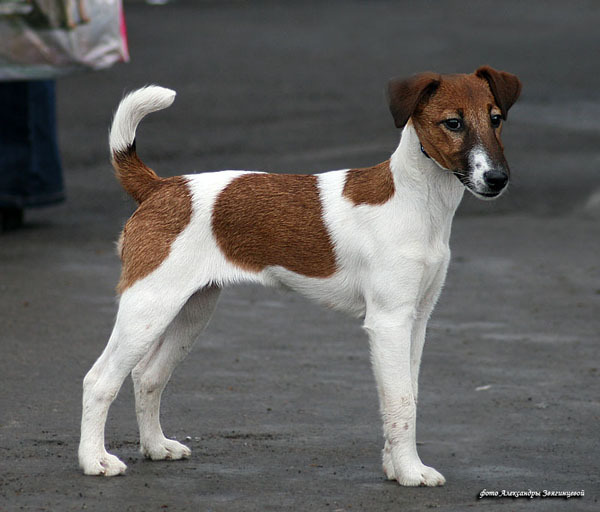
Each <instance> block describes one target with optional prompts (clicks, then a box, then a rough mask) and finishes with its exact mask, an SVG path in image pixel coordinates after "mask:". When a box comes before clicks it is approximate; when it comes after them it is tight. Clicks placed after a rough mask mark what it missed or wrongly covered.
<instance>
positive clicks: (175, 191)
mask: <svg viewBox="0 0 600 512" xmlns="http://www.w3.org/2000/svg"><path fill="white" fill-rule="evenodd" d="M159 180H160V181H159V182H158V183H157V184H156V185H155V186H156V190H155V191H154V192H153V193H152V194H151V195H150V196H149V197H147V198H146V199H145V200H144V202H143V203H142V204H141V205H140V206H139V208H138V209H137V210H136V211H135V213H134V214H133V215H132V216H131V218H130V219H129V220H128V221H127V224H125V228H124V229H123V233H122V235H121V239H120V241H119V248H120V256H121V261H122V264H123V267H122V270H121V279H120V280H119V284H118V286H117V292H118V293H123V292H124V291H125V290H126V289H127V288H129V287H130V286H131V285H132V284H134V283H135V282H136V281H138V280H140V279H142V278H144V277H146V276H147V275H148V274H150V273H151V272H152V271H153V270H156V269H157V268H158V267H159V266H160V264H161V263H162V262H163V261H164V260H165V259H166V258H167V256H168V255H169V253H170V252H171V244H172V243H173V242H174V241H175V239H176V238H177V236H179V234H180V233H181V232H182V231H183V230H184V229H185V227H186V226H187V225H188V224H189V222H190V219H191V216H192V201H191V194H190V190H189V188H188V185H187V180H186V179H185V178H183V177H181V176H177V177H174V178H165V179H159Z"/></svg>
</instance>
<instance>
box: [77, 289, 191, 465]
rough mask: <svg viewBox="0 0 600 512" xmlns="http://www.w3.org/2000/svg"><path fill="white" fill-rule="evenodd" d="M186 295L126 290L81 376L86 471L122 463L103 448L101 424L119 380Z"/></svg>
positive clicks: (82, 445) (81, 457)
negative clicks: (95, 354)
mask: <svg viewBox="0 0 600 512" xmlns="http://www.w3.org/2000/svg"><path fill="white" fill-rule="evenodd" d="M186 299H187V296H183V297H182V296H180V295H177V294H173V295H171V296H170V297H169V296H168V294H166V293H164V290H162V289H159V288H158V287H157V288H156V289H154V288H148V289H145V290H143V291H140V290H138V291H137V292H133V291H132V290H131V289H129V290H127V291H125V292H124V293H123V295H122V296H121V301H120V304H119V312H118V314H117V319H116V322H115V326H114V328H113V331H112V334H111V336H110V339H109V341H108V344H107V345H106V348H105V349H104V352H103V353H102V355H101V356H100V357H99V358H98V360H97V361H96V363H95V364H94V366H93V367H92V369H91V370H90V371H89V372H88V373H87V375H86V376H85V379H84V381H83V412H82V418H81V440H80V443H79V464H80V466H81V468H82V469H83V471H84V473H85V474H87V475H105V476H112V475H118V474H120V473H123V472H124V471H125V469H126V466H125V464H123V462H121V461H120V460H119V459H118V458H117V457H115V456H114V455H111V454H109V453H107V451H106V449H105V447H104V426H105V423H106V417H107V415H108V409H109V407H110V405H111V403H112V402H113V400H114V399H115V397H116V396H117V393H118V392H119V389H120V388H121V385H122V384H123V381H124V380H125V378H126V377H127V375H129V373H130V372H131V370H132V369H133V368H134V367H135V366H136V365H137V364H138V363H139V362H140V360H141V359H142V358H143V357H144V356H145V355H146V354H147V353H148V351H149V350H150V349H151V347H152V344H153V343H155V342H156V340H158V339H159V338H160V337H161V336H162V334H163V333H164V332H165V330H166V329H167V326H168V325H169V324H170V323H171V321H172V320H173V319H174V318H175V316H176V315H177V313H178V312H179V310H180V309H181V308H182V307H183V305H184V304H185V302H186Z"/></svg>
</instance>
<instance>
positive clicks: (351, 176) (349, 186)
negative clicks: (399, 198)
mask: <svg viewBox="0 0 600 512" xmlns="http://www.w3.org/2000/svg"><path fill="white" fill-rule="evenodd" d="M394 190H395V187H394V177H393V176H392V171H391V170H390V161H389V160H387V161H385V162H382V163H380V164H378V165H376V166H374V167H368V168H365V169H350V170H349V171H348V172H347V173H346V182H345V183H344V190H343V191H342V195H343V196H344V197H345V198H346V199H348V200H350V201H352V203H354V205H359V204H369V205H377V204H383V203H385V202H387V201H388V200H389V199H390V198H391V197H392V196H393V195H394Z"/></svg>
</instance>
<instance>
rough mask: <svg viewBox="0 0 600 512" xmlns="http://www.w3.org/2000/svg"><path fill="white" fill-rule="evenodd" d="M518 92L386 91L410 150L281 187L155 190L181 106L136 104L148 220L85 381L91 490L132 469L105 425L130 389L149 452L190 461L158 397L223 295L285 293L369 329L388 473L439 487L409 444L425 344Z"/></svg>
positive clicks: (141, 223)
mask: <svg viewBox="0 0 600 512" xmlns="http://www.w3.org/2000/svg"><path fill="white" fill-rule="evenodd" d="M520 92H521V82H520V81H519V79H518V78H517V77H516V76H515V75H513V74H511V73H507V72H504V71H497V70H495V69H493V68H491V67H488V66H483V67H480V68H478V69H477V70H476V71H475V72H474V73H473V74H468V75H467V74H456V75H440V74H436V73H431V72H427V73H421V74H417V75H414V76H412V77H410V78H408V79H393V80H391V81H390V82H389V86H388V98H389V107H390V111H391V113H392V116H393V118H394V122H395V124H396V127H398V128H402V135H401V139H400V143H399V145H398V148H397V149H396V150H395V152H394V153H393V154H392V155H391V157H390V159H389V160H387V161H385V162H383V163H381V164H379V165H376V166H374V167H370V168H364V169H347V170H338V171H330V172H325V173H321V174H308V175H285V174H269V173H261V172H253V171H221V172H210V173H201V174H193V175H185V176H177V177H172V178H160V177H158V176H157V175H156V174H155V173H154V171H152V170H151V169H150V168H148V167H147V166H146V165H145V164H144V163H143V162H142V161H141V160H140V158H139V157H138V155H137V153H136V144H135V132H136V128H137V126H138V124H139V122H140V121H141V119H142V118H143V117H144V116H146V115H147V114H148V113H150V112H153V111H156V110H160V109H164V108H166V107H168V106H170V105H171V103H172V102H173V100H174V97H175V92H174V91H171V90H168V89H164V88H161V87H158V86H149V87H146V88H143V89H139V90H137V91H135V92H133V93H131V94H130V95H128V96H126V97H125V98H124V99H123V100H122V101H121V103H120V105H119V107H118V109H117V111H116V113H115V116H114V120H113V124H112V128H111V131H110V150H111V155H112V163H113V167H114V169H115V171H116V176H117V178H118V180H119V181H120V183H121V184H122V186H123V187H124V189H125V190H126V191H127V192H128V193H129V194H130V195H131V196H132V197H133V198H134V199H135V200H136V201H137V203H138V204H139V206H138V208H137V210H136V211H135V213H134V214H133V215H132V217H131V218H130V219H129V220H128V222H127V223H126V225H125V228H124V230H123V232H122V234H121V238H120V240H119V243H118V251H119V254H120V258H121V261H122V272H121V277H120V281H119V284H118V287H117V290H118V293H119V295H120V300H119V309H118V314H117V318H116V321H115V326H114V329H113V331H112V334H111V336H110V339H109V341H108V344H107V346H106V348H105V350H104V351H103V353H102V354H101V356H100V357H99V359H98V360H97V361H96V363H95V364H94V365H93V367H92V368H91V370H90V371H89V372H88V374H87V375H86V376H85V378H84V382H83V413H82V424H81V442H80V446H79V463H80V465H81V467H82V469H83V471H84V473H85V474H88V475H105V476H111V475H118V474H121V473H123V472H124V471H125V469H126V466H125V464H124V463H123V462H121V461H120V460H119V459H118V458H117V457H116V456H114V455H112V454H109V453H107V451H106V449H105V447H104V425H105V422H106V417H107V413H108V409H109V406H110V404H111V403H112V401H113V400H114V398H115V397H116V395H117V393H118V391H119V389H120V387H121V385H122V383H123V381H124V379H125V378H126V377H127V375H128V374H129V373H131V375H132V378H133V382H134V390H135V401H136V414H137V420H138V424H139V429H140V446H141V452H142V453H143V454H144V455H145V456H147V457H149V458H150V459H153V460H161V459H172V460H174V459H181V458H186V457H189V456H190V450H189V448H188V447H186V446H184V445H183V444H181V443H179V442H177V441H175V440H171V439H167V438H166V437H165V436H164V434H163V431H162V429H161V425H160V420H159V407H160V398H161V393H162V391H163V389H164V387H165V386H166V384H167V381H168V380H169V378H170V376H171V373H172V372H173V370H174V368H175V366H176V365H177V364H178V363H179V362H180V361H181V360H182V359H183V358H184V357H185V356H186V355H187V353H188V352H189V351H190V349H191V347H192V345H193V343H194V341H195V340H196V338H197V337H198V336H199V335H200V333H201V332H202V330H203V329H204V327H205V326H206V324H207V322H208V321H209V319H210V317H211V315H212V312H213V310H214V307H215V304H216V302H217V297H218V295H219V291H220V289H221V288H223V287H224V286H226V285H229V284H234V283H239V282H253V283H262V284H264V285H282V286H284V287H287V288H291V289H294V290H296V291H298V292H300V293H302V294H304V295H306V296H308V297H310V298H312V299H315V300H317V301H318V302H321V303H324V304H326V305H328V306H330V307H333V308H336V309H339V310H343V311H346V312H348V313H350V314H352V315H354V316H358V317H362V318H363V319H364V328H365V330H366V331H367V333H368V336H369V341H370V352H371V359H372V365H373V370H374V374H375V380H376V383H377V389H378V396H379V402H380V409H381V415H382V418H383V433H384V439H385V445H384V448H383V452H382V458H383V471H384V473H385V475H386V477H387V478H388V479H390V480H396V481H397V482H398V483H400V484H402V485H407V486H418V485H424V486H437V485H443V484H444V483H445V479H444V477H443V476H442V475H441V474H440V473H439V472H438V471H436V470H435V469H433V468H431V467H428V466H426V465H424V464H423V463H422V462H421V459H420V458H419V455H418V453H417V447H416V440H415V423H416V405H417V398H418V392H419V390H418V376H419V365H420V361H421V354H422V350H423V343H424V340H425V329H426V325H427V321H428V319H429V316H430V314H431V312H432V310H433V308H434V305H435V303H436V301H437V299H438V297H439V295H440V291H441V288H442V285H443V283H444V280H445V277H446V271H447V268H448V263H449V260H450V249H449V245H448V242H449V237H450V228H451V223H452V218H453V216H454V213H455V211H456V208H457V207H458V205H459V203H460V201H461V198H462V197H463V193H464V190H465V189H467V190H468V191H469V192H471V193H473V194H474V195H475V196H477V197H478V198H481V199H492V198H496V197H498V196H500V194H502V192H503V191H504V190H506V187H507V185H508V180H509V167H508V164H507V162H506V159H505V157H504V150H503V146H502V142H501V139H500V132H501V129H502V124H503V121H504V120H505V119H506V116H507V112H508V110H509V108H510V107H511V106H512V105H513V104H514V103H515V101H516V100H517V98H518V97H519V94H520Z"/></svg>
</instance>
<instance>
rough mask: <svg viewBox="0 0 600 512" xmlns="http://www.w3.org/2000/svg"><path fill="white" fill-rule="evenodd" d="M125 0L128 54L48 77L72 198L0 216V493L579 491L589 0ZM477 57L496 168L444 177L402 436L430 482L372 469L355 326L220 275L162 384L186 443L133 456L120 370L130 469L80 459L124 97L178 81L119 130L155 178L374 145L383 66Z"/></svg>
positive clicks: (333, 495)
mask: <svg viewBox="0 0 600 512" xmlns="http://www.w3.org/2000/svg"><path fill="white" fill-rule="evenodd" d="M126 16H127V21H128V27H129V36H130V45H131V54H132V61H131V63H130V64H127V65H118V66H115V67H113V68H112V69H111V70H109V71H105V72H99V73H90V74H83V75H77V76H71V77H67V78H64V79H61V80H60V81H59V83H58V94H59V99H58V111H59V120H60V137H61V149H62V154H63V161H64V167H65V180H66V184H67V193H68V197H69V198H68V201H67V202H66V203H65V204H63V205H61V206H58V207H53V208H46V209H40V210H32V211H28V212H27V225H26V227H25V228H24V229H22V230H20V231H16V232H12V233H8V234H2V235H1V236H0V343H1V345H0V349H1V356H0V384H1V385H0V510H2V511H4V510H7V511H12V510H44V511H67V510H68V511H70V510H82V509H85V510H118V511H162V510H172V511H179V510H183V511H188V510H189V511H195V510H201V511H205V510H212V511H219V510H223V511H238V510H240V511H253V510H256V511H267V510H298V511H304V510H311V511H312V510H330V511H340V510H344V511H351V510H352V511H354V510H361V511H362V510H365V511H380V510H381V511H386V510H402V511H413V510H415V511H417V510H419V511H420V510H429V509H437V510H443V511H464V510H473V509H483V510H502V511H509V510H510V511H512V510H573V511H580V510H581V511H587V510H589V511H592V510H598V509H600V504H599V497H600V485H599V474H600V463H599V456H600V449H599V433H600V427H599V425H600V423H599V420H600V401H599V391H600V386H599V379H600V369H599V367H600V362H599V361H598V352H599V349H598V341H599V333H600V314H599V306H600V260H599V257H598V255H599V254H600V236H599V235H600V227H599V224H598V223H599V220H600V204H598V203H597V202H595V201H597V199H596V200H595V199H594V197H595V196H594V194H595V193H596V191H597V190H598V189H600V176H599V173H598V167H599V163H600V149H599V148H600V145H599V142H600V140H599V139H600V137H599V135H600V132H599V129H598V121H597V120H598V118H599V117H600V74H599V73H598V72H597V69H596V68H597V57H598V48H599V43H600V36H599V35H598V30H597V26H598V22H599V21H600V6H598V4H597V3H596V2H592V1H589V2H585V1H578V2H573V3H566V2H561V1H543V2H517V1H505V2H496V1H487V0H486V1H478V2H459V1H447V2H434V1H421V2H401V1H397V2H392V1H381V2H377V1H375V2H297V3H291V2H290V3H281V2H192V1H187V2H186V1H183V0H179V1H175V2H172V3H170V4H167V5H166V6H160V7H156V6H155V7H153V6H148V5H146V4H145V3H142V2H128V3H126ZM481 64H490V65H492V66H494V67H496V68H499V69H505V70H508V71H511V72H513V73H516V74H517V75H518V76H519V77H520V78H521V79H522V81H523V83H524V91H523V96H522V98H521V100H520V101H519V103H517V105H516V106H515V107H514V108H513V110H511V112H510V114H509V120H508V123H507V125H506V127H505V130H504V136H503V139H504V143H505V146H506V154H507V157H508V160H509V162H510V164H511V169H512V184H511V188H510V190H509V191H508V193H507V194H506V195H505V196H503V197H502V198H501V199H500V200H499V201H497V202H494V203H490V202H479V201H477V200H475V199H474V198H472V197H469V196H465V200H464V202H463V205H461V207H460V209H459V213H458V215H457V218H456V220H455V223H454V229H453V234H452V242H451V245H452V249H453V260H452V263H451V266H450V270H449V274H448V280H447V284H446V286H445V289H444V292H443V294H442V297H441V300H440V302H439V305H438V307H437V309H436V311H435V312H434V315H433V318H432V321H431V323H430V329H429V334H428V341H427V343H426V345H425V351H424V357H423V366H422V373H421V389H422V391H421V396H420V404H419V418H418V426H417V437H418V441H419V444H420V447H419V449H420V454H421V457H422V459H423V460H424V462H425V463H426V464H430V465H433V466H434V467H436V468H437V469H438V470H440V471H441V472H442V473H443V474H444V475H445V477H446V479H447V484H446V485H445V486H444V487H441V488H433V489H432V488H402V487H400V486H398V485H396V484H395V483H393V482H387V481H385V480H384V476H383V473H382V471H381V464H380V450H381V448H382V444H383V440H382V435H381V423H380V419H379V414H378V406H377V395H376V390H375V383H374V379H373V377H372V374H371V369H370V365H369V355H368V346H367V339H366V335H365V333H364V332H363V331H362V329H361V326H360V321H358V320H354V319H350V318H348V317H346V316H344V315H342V314H338V313H335V312H332V311H329V310H326V309H323V308H321V307H318V306H316V305H314V304H311V303H309V302H307V301H306V300H304V299H303V298H302V297H299V296H298V295H294V294H289V293H282V292H278V291H275V290H270V289H263V288H257V287H241V288H232V289H228V290H226V291H225V292H224V293H223V294H222V297H221V299H220V303H219V307H218V308H217V312H216V314H215V317H214V319H213V321H212V322H211V324H210V326H209V328H208V330H207V331H206V333H205V335H204V336H203V337H202V339H201V340H200V341H199V343H198V344H197V346H196V348H195V350H194V351H193V352H192V354H191V355H190V356H189V357H188V359H187V360H186V361H185V362H184V363H183V364H182V365H181V366H180V367H179V369H178V370H177V371H176V372H175V375H174V376H173V378H172V380H171V382H170V384H169V386H168V387H167V390H166V391H165V394H164V399H163V407H162V418H163V419H162V423H163V427H164V429H165V432H166V433H167V435H169V436H174V437H176V438H177V439H179V440H184V439H186V438H187V441H185V442H187V443H188V445H189V446H190V447H191V448H192V450H193V453H192V457H191V459H189V460H186V461H177V462H149V461H146V460H144V459H143V458H142V456H141V455H140V454H139V453H138V444H137V443H138V441H137V426H136V423H135V413H134V407H133V396H132V389H131V388H132V386H131V383H130V382H129V381H128V382H126V384H125V385H124V387H123V389H122V391H121V393H120V395H119V397H118V398H117V400H116V401H115V403H114V404H113V406H112V408H111V412H110V415H109V421H108V424H107V442H108V446H109V449H110V450H111V451H113V452H114V453H115V454H117V455H118V456H120V457H121V458H122V459H123V460H124V461H125V462H126V463H127V464H128V466H129V469H128V472H127V474H126V475H125V476H123V477H117V478H112V479H103V478H92V477H84V476H83V475H81V473H80V471H79V469H78V467H77V458H76V452H77V444H78V440H79V421H80V407H81V406H80V400H81V381H82V379H83V376H84V375H85V373H86V372H87V370H88V369H89V368H90V366H91V365H92V364H93V362H94V360H95V359H96V357H97V356H98V355H99V354H100V352H101V351H102V349H103V347H104V345H105V343H106V340H107V338H108V335H109V333H110V330H111V327H112V322H113V319H114V315H115V313H116V301H115V295H114V286H115V284H116V282H117V279H118V274H119V263H118V259H117V257H116V254H115V251H114V242H115V240H116V238H117V236H118V233H119V230H120V229H121V227H122V225H123V223H124V222H125V220H126V219H127V217H128V216H129V215H130V214H131V213H132V212H133V208H134V205H133V202H132V201H131V200H130V199H129V198H127V197H126V195H125V193H124V192H123V191H122V190H121V189H120V188H119V186H118V184H117V183H116V182H115V181H114V179H113V177H112V174H111V169H110V165H109V163H108V152H107V140H106V139H107V130H108V126H109V124H110V119H111V115H112V112H113V110H114V109H115V108H116V105H117V103H118V100H119V99H120V98H121V96H122V94H123V92H124V91H127V90H131V89H134V88H136V87H139V86H141V85H144V84H147V83H158V84H160V85H164V86H167V87H171V88H174V89H175V90H177V92H178V97H177V100H176V102H175V104H174V105H173V106H172V107H171V108H170V109H168V110H166V111H163V112H160V113H156V114H153V115H152V116H150V117H149V118H147V119H146V120H145V121H144V122H143V124H142V125H141V128H140V130H139V133H138V149H139V152H140V154H141V156H142V158H143V159H144V160H145V161H146V162H147V163H149V164H150V165H151V166H152V167H154V168H155V169H156V170H157V171H158V172H159V174H161V175H164V176H166V175H175V174H182V173H187V172H192V171H205V170H217V169H226V168H245V169H260V170H268V171H274V172H286V171H294V172H316V171H319V170H328V169H335V168H346V167H358V166H363V165H371V164H375V163H378V162H380V161H383V160H385V159H386V158H387V157H388V156H389V154H390V153H391V152H392V151H393V149H394V148H395V145H396V144H397V139H398V133H397V131H396V129H395V128H394V126H393V122H392V120H391V117H390V116H389V113H388V111H387V105H386V103H385V100H384V95H383V90H384V86H385V84H386V81H387V80H388V78H390V77H392V76H403V75H409V74H412V73H414V72H417V71H423V70H428V69H430V70H436V71H440V72H470V71H472V70H474V69H475V68H476V67H478V66H479V65H481ZM596 197H597V196H596ZM598 202H600V201H598ZM483 489H487V490H492V491H495V490H497V491H501V490H503V489H504V490H507V491H527V490H529V489H531V490H538V491H540V492H541V491H543V490H544V489H546V490H554V491H580V490H584V491H585V496H584V497H583V498H571V499H568V500H567V499H564V498H560V499H559V498H545V499H542V498H536V499H525V498H520V499H511V498H504V499H492V498H486V499H478V497H477V496H478V494H479V493H480V492H481V491H482V490H483Z"/></svg>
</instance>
